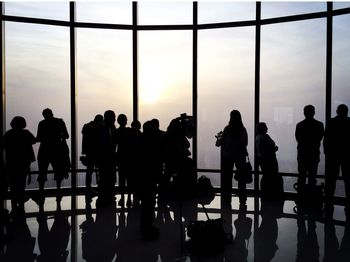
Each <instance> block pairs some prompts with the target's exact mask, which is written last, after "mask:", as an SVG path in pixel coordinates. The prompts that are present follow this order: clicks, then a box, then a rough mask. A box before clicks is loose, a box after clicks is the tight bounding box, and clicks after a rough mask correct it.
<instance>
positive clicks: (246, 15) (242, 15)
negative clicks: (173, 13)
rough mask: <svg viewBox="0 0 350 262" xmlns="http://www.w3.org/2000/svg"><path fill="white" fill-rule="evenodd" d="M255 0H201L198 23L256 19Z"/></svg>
mask: <svg viewBox="0 0 350 262" xmlns="http://www.w3.org/2000/svg"><path fill="white" fill-rule="evenodd" d="M255 6H256V3H255V2H236V1H235V2H232V1H227V2H209V1H208V2H204V1H202V2H199V3H198V23H199V24H206V23H220V22H233V21H244V20H255Z"/></svg>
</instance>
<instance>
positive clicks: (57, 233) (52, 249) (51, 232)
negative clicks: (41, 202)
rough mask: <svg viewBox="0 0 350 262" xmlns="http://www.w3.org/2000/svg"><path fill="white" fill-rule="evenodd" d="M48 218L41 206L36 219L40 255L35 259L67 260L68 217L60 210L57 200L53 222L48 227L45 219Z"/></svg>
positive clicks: (59, 203)
mask: <svg viewBox="0 0 350 262" xmlns="http://www.w3.org/2000/svg"><path fill="white" fill-rule="evenodd" d="M48 219H50V218H48V217H47V216H46V214H45V213H44V209H43V207H42V206H41V207H40V210H39V214H38V217H37V221H38V223H39V232H38V244H39V249H40V255H39V256H38V257H37V261H38V262H41V261H45V262H46V261H62V262H63V261H67V257H68V254H69V252H68V250H67V247H68V242H69V235H70V224H69V222H68V218H67V217H66V215H65V214H64V213H63V212H62V210H61V202H60V201H58V202H57V209H56V213H55V215H54V217H53V219H54V222H53V224H52V226H51V229H49V226H48V223H47V220H48Z"/></svg>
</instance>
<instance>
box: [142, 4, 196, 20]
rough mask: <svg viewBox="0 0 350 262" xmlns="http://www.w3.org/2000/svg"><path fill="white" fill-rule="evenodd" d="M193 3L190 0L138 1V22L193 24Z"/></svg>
mask: <svg viewBox="0 0 350 262" xmlns="http://www.w3.org/2000/svg"><path fill="white" fill-rule="evenodd" d="M192 6H193V3H192V2H190V1H175V2H171V1H169V2H167V1H166V2H160V1H158V2H153V1H139V2H138V13H137V14H138V24H140V25H172V24H192V22H193V14H192V13H193V7H192Z"/></svg>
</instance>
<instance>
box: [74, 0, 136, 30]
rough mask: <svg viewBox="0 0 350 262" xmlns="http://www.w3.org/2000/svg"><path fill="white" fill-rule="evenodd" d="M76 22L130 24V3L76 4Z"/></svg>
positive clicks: (86, 2) (87, 2)
mask: <svg viewBox="0 0 350 262" xmlns="http://www.w3.org/2000/svg"><path fill="white" fill-rule="evenodd" d="M76 20H77V21H78V22H90V23H110V24H129V25H130V24H132V4H131V1H130V2H129V1H118V2H112V1H109V2H89V1H85V2H81V1H80V2H76Z"/></svg>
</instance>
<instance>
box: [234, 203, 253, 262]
mask: <svg viewBox="0 0 350 262" xmlns="http://www.w3.org/2000/svg"><path fill="white" fill-rule="evenodd" d="M252 224H253V220H252V219H251V218H250V217H247V206H241V207H240V209H239V211H238V217H237V219H236V220H235V221H234V225H235V228H236V236H235V239H234V243H235V249H234V250H235V253H234V254H235V261H238V262H243V261H247V259H248V243H249V239H250V236H251V234H252Z"/></svg>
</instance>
